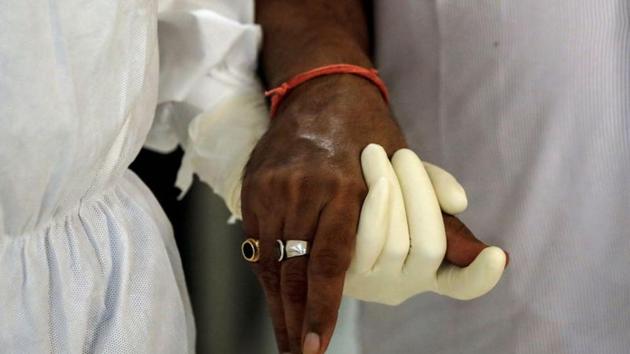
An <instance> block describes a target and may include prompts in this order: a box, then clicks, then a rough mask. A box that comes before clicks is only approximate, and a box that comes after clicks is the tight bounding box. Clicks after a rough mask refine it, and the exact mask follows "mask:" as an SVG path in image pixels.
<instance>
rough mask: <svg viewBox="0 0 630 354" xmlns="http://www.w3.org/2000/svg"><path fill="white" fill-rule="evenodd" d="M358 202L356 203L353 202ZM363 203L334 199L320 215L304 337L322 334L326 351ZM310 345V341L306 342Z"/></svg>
mask: <svg viewBox="0 0 630 354" xmlns="http://www.w3.org/2000/svg"><path fill="white" fill-rule="evenodd" d="M354 204H357V205H354ZM359 209H360V203H359V201H358V200H357V201H356V203H354V202H348V201H347V200H333V201H332V202H330V203H329V204H328V205H327V206H326V207H325V208H324V209H323V210H322V213H321V215H320V219H319V224H318V226H317V231H316V233H315V237H314V239H313V246H312V251H311V254H310V259H309V263H308V294H307V303H306V312H305V319H304V329H303V338H307V340H306V341H309V340H308V338H309V337H312V335H311V336H308V337H307V334H309V333H314V334H316V335H318V336H319V350H315V351H307V350H306V348H305V353H308V354H310V353H323V352H324V351H325V350H326V348H327V347H328V344H329V343H330V339H331V338H332V334H333V331H334V329H335V324H336V322H337V312H338V310H339V305H340V303H341V296H342V293H343V283H344V278H345V274H346V270H347V269H348V267H349V265H350V260H351V255H352V249H353V247H354V241H355V235H356V231H357V221H358V218H359ZM307 344H308V343H307Z"/></svg>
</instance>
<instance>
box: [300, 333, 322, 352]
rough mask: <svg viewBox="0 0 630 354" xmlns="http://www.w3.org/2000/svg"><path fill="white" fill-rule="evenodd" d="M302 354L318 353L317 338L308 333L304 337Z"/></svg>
mask: <svg viewBox="0 0 630 354" xmlns="http://www.w3.org/2000/svg"><path fill="white" fill-rule="evenodd" d="M303 351H304V354H317V353H318V352H319V336H318V335H317V334H316V333H313V332H310V333H308V334H307V335H306V337H304V350H303Z"/></svg>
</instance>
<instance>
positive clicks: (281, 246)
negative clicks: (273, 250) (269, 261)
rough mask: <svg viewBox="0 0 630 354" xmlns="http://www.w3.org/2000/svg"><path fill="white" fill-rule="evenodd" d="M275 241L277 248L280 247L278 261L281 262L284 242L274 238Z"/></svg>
mask: <svg viewBox="0 0 630 354" xmlns="http://www.w3.org/2000/svg"><path fill="white" fill-rule="evenodd" d="M276 242H277V243H278V248H280V252H279V253H280V255H279V256H278V262H282V260H283V259H284V243H282V240H276Z"/></svg>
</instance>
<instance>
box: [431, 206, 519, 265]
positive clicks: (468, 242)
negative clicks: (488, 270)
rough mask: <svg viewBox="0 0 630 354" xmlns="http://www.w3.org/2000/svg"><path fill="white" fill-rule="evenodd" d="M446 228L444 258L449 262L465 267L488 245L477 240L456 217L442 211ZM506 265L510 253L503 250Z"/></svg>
mask: <svg viewBox="0 0 630 354" xmlns="http://www.w3.org/2000/svg"><path fill="white" fill-rule="evenodd" d="M442 217H443V219H444V227H445V230H446V244H447V247H446V255H445V257H444V259H445V260H446V261H448V262H449V263H451V264H454V265H456V266H459V267H465V266H467V265H469V264H470V263H472V261H473V260H474V259H475V258H477V255H479V253H481V251H483V250H484V249H486V248H487V247H488V245H486V244H485V243H483V242H482V241H480V240H478V239H477V238H476V237H475V235H473V233H472V232H471V231H470V230H469V229H468V227H466V225H464V224H463V223H462V222H461V221H460V220H459V219H458V218H456V217H454V216H452V215H448V214H444V213H442ZM505 257H506V263H505V265H506V266H507V265H508V263H509V262H510V255H509V254H508V253H507V252H505Z"/></svg>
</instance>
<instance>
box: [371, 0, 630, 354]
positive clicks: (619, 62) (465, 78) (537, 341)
mask: <svg viewBox="0 0 630 354" xmlns="http://www.w3.org/2000/svg"><path fill="white" fill-rule="evenodd" d="M376 3H377V4H376V9H375V16H376V19H375V20H376V53H377V55H376V57H377V64H378V67H379V69H380V72H381V74H382V75H383V76H384V78H385V81H386V82H387V84H388V85H389V88H390V91H391V105H392V107H393V109H394V111H395V113H396V116H397V117H398V118H399V120H400V122H401V125H402V127H403V130H404V131H405V134H406V135H407V137H408V138H409V142H410V144H411V145H412V147H413V148H414V150H415V151H416V152H418V153H419V155H420V156H421V157H423V158H424V159H426V160H428V161H431V162H435V163H437V164H439V165H441V166H443V167H445V168H446V169H448V170H449V171H451V172H453V174H454V175H455V176H456V177H457V178H458V179H459V181H461V182H462V184H463V185H464V187H465V188H466V191H467V193H468V197H469V208H468V211H467V212H466V213H464V214H463V215H462V218H463V220H464V222H465V223H467V224H468V225H469V227H470V228H471V230H473V232H474V233H475V234H476V235H477V236H478V237H480V238H481V239H483V240H485V241H487V242H488V243H489V244H495V245H499V246H501V247H503V248H505V249H506V250H508V251H509V252H510V255H511V258H510V261H511V263H510V266H509V268H508V270H507V272H506V273H505V275H504V276H503V279H502V280H501V282H500V283H499V284H498V286H497V287H496V288H495V289H494V290H492V291H491V292H490V293H489V294H488V295H486V296H484V297H482V298H479V299H477V300H474V301H471V302H459V301H456V300H450V299H447V298H444V297H440V296H437V295H422V296H418V297H416V298H414V299H412V300H410V301H408V302H406V303H404V304H403V305H401V306H399V307H396V308H392V307H385V306H378V305H364V306H362V311H363V312H362V314H361V321H360V322H359V325H360V327H361V331H362V332H361V338H362V344H363V352H364V353H401V354H402V353H435V354H438V353H444V354H453V353H469V354H473V353H479V354H493V353H497V354H499V353H501V354H505V353H519V354H525V353H537V354H542V353H554V354H564V353H567V354H569V353H570V354H575V353H584V354H587V353H588V354H590V353H610V354H613V353H624V352H627V351H628V347H630V336H628V333H630V312H629V311H628V309H629V308H630V273H628V271H627V270H628V269H629V267H630V21H629V19H630V2H628V1H627V0H606V1H573V0H561V1H551V2H550V1H544V0H527V1H494V0H478V1H396V2H393V1H377V2H376Z"/></svg>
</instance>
